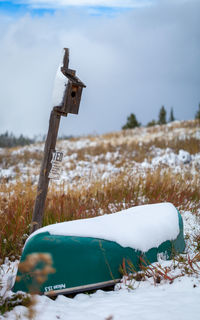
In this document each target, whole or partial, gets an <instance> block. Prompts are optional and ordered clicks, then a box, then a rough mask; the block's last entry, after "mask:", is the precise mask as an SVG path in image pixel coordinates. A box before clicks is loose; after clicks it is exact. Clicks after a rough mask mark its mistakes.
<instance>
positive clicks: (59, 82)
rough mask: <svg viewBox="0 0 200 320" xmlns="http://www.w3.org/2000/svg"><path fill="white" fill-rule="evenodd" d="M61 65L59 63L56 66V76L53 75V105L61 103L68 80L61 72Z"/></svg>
mask: <svg viewBox="0 0 200 320" xmlns="http://www.w3.org/2000/svg"><path fill="white" fill-rule="evenodd" d="M61 66H62V65H61V64H60V65H59V67H58V70H57V73H56V77H55V82H54V88H53V95H52V105H53V106H54V107H56V106H61V105H62V102H63V96H64V93H65V89H66V86H67V82H68V79H67V78H66V77H65V76H64V74H63V73H62V72H61Z"/></svg>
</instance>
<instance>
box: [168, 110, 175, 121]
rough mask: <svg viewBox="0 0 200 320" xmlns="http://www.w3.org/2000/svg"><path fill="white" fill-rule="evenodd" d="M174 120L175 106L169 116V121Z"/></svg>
mask: <svg viewBox="0 0 200 320" xmlns="http://www.w3.org/2000/svg"><path fill="white" fill-rule="evenodd" d="M172 121H175V118H174V110H173V108H171V111H170V116H169V122H172Z"/></svg>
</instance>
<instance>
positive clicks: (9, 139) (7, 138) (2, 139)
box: [0, 131, 34, 148]
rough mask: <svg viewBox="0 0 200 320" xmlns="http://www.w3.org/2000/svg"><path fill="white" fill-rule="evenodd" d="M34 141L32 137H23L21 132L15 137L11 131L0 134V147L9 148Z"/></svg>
mask: <svg viewBox="0 0 200 320" xmlns="http://www.w3.org/2000/svg"><path fill="white" fill-rule="evenodd" d="M33 142H34V139H30V138H27V137H24V136H23V135H22V134H21V135H20V136H19V137H18V138H17V137H15V136H14V135H13V134H12V133H8V131H6V132H5V133H2V134H0V148H11V147H16V146H25V145H28V144H31V143H33Z"/></svg>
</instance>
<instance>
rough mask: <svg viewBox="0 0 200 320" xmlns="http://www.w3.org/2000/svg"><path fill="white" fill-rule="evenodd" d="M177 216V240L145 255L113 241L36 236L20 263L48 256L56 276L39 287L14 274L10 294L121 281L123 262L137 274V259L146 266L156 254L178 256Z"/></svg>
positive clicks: (181, 240) (26, 276)
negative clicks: (30, 257) (34, 256)
mask: <svg viewBox="0 0 200 320" xmlns="http://www.w3.org/2000/svg"><path fill="white" fill-rule="evenodd" d="M178 216H179V227H180V232H179V235H178V237H177V238H176V239H175V240H174V241H169V240H168V241H165V242H163V243H162V244H161V245H160V246H159V247H158V248H151V249H150V250H148V251H147V252H145V253H142V252H141V251H139V250H135V249H132V248H129V247H127V248H124V247H121V246H120V245H119V244H117V243H116V242H113V241H107V240H102V239H96V238H89V237H72V236H61V235H50V234H49V233H48V232H45V233H39V234H37V235H35V236H33V237H32V238H31V239H30V240H29V241H28V242H27V244H26V246H25V248H24V251H23V254H22V257H21V262H23V261H24V260H25V259H26V257H27V255H29V254H32V253H49V254H50V255H51V256H52V260H53V268H55V270H56V272H55V273H54V274H49V276H48V279H47V280H46V281H45V282H44V283H43V284H40V285H39V284H38V283H37V282H36V281H35V279H34V277H32V276H31V274H30V273H25V272H24V273H23V274H21V273H20V272H19V271H18V276H22V278H21V280H20V281H19V282H16V283H15V285H14V288H13V291H14V292H17V291H18V290H20V291H25V292H33V291H38V292H40V293H44V292H48V291H51V290H64V289H68V288H74V287H77V286H84V285H92V284H95V283H101V282H105V281H110V280H114V279H119V278H121V274H120V271H119V270H120V266H121V265H122V262H123V261H126V267H127V270H128V268H129V266H130V263H131V264H132V265H133V266H134V268H135V270H137V271H138V270H139V269H140V257H141V256H142V257H143V258H144V260H145V261H146V262H147V263H153V262H155V261H157V255H158V254H159V253H164V254H165V255H166V256H167V258H168V259H170V258H171V257H172V255H173V254H174V252H175V253H180V252H183V251H184V249H185V242H184V238H183V222H182V218H181V215H180V213H179V212H178ZM42 267H43V265H42V264H41V263H40V264H39V265H37V266H36V268H38V269H41V268H42ZM99 287H101V285H99Z"/></svg>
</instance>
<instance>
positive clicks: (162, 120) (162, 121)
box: [158, 106, 167, 124]
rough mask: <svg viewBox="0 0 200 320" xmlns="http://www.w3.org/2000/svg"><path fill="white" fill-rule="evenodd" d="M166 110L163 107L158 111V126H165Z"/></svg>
mask: <svg viewBox="0 0 200 320" xmlns="http://www.w3.org/2000/svg"><path fill="white" fill-rule="evenodd" d="M166 114H167V112H166V110H165V107H164V106H162V107H161V109H160V111H159V115H158V124H166V123H167V121H166Z"/></svg>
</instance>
